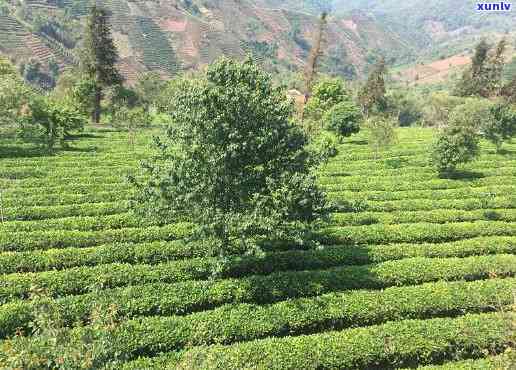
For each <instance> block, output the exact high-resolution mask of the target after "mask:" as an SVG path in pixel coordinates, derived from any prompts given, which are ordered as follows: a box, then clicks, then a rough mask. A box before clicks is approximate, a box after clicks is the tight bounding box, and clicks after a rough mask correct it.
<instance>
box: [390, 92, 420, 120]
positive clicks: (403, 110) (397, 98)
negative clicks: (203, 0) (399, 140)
mask: <svg viewBox="0 0 516 370" xmlns="http://www.w3.org/2000/svg"><path fill="white" fill-rule="evenodd" d="M387 106H388V107H387V110H388V112H389V113H390V114H392V115H393V116H394V117H395V118H396V119H397V121H398V124H399V126H400V127H407V126H412V125H415V124H417V123H419V122H420V121H421V120H422V118H423V103H422V102H421V98H420V97H417V96H415V95H413V94H410V93H408V92H406V91H394V92H392V93H391V94H389V95H388V96H387Z"/></svg>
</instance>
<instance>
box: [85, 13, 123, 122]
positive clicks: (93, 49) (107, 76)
mask: <svg viewBox="0 0 516 370" xmlns="http://www.w3.org/2000/svg"><path fill="white" fill-rule="evenodd" d="M117 60H118V52H117V50H116V46H115V43H114V41H113V38H112V36H111V26H110V25H109V15H108V13H107V12H106V11H105V10H103V9H100V8H97V6H96V5H94V6H93V7H92V8H91V10H90V14H89V17H88V22H87V25H86V34H85V40H84V48H83V50H82V53H81V65H82V67H83V69H84V70H85V72H86V74H87V75H88V76H90V78H91V79H92V80H93V81H94V100H93V107H94V108H93V112H92V121H93V122H95V123H99V122H100V114H101V106H100V103H101V100H102V90H103V89H104V88H105V87H108V86H113V85H116V84H119V83H120V82H121V81H122V78H121V76H120V74H119V73H118V71H117V69H116V66H115V63H116V62H117Z"/></svg>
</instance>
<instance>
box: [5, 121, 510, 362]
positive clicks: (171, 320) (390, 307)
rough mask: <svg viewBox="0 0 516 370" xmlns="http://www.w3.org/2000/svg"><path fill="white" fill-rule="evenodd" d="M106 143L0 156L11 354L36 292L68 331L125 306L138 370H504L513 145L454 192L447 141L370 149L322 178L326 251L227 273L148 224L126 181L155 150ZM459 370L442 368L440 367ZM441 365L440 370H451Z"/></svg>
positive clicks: (123, 347) (117, 140)
mask: <svg viewBox="0 0 516 370" xmlns="http://www.w3.org/2000/svg"><path fill="white" fill-rule="evenodd" d="M125 135H126V134H124V133H117V132H109V131H95V132H93V133H91V134H90V135H88V136H84V137H82V138H81V139H79V140H77V141H74V143H73V146H74V150H70V151H64V152H61V153H59V154H57V155H55V156H52V157H49V156H44V155H41V154H40V153H39V152H37V151H35V150H33V149H31V148H30V147H28V146H27V147H25V146H23V144H18V143H13V142H12V141H11V140H7V139H6V140H2V141H0V181H1V182H0V189H1V192H2V194H1V195H2V198H1V199H2V210H1V211H2V212H1V216H2V220H3V222H0V274H1V277H0V338H4V339H5V338H6V337H8V336H11V335H13V334H14V333H15V332H16V330H17V328H18V327H21V328H27V327H28V324H29V322H30V321H31V320H32V315H33V307H32V303H31V301H29V300H27V297H28V295H29V292H30V291H31V289H33V287H34V286H37V287H43V288H46V289H47V290H48V291H49V292H50V294H52V296H53V297H54V298H55V301H56V302H57V303H58V305H59V307H60V308H61V309H62V312H63V317H64V320H65V322H66V323H67V324H69V325H71V324H72V323H73V322H76V321H77V320H78V319H81V318H85V317H86V316H87V315H88V313H89V311H90V308H91V307H92V305H94V304H96V303H97V304H98V303H103V304H110V303H114V304H115V305H117V306H118V308H119V311H120V312H121V314H122V315H123V316H124V317H126V320H125V321H123V322H122V324H121V325H120V326H119V327H117V328H116V338H117V340H116V341H115V342H114V343H113V344H112V345H113V347H114V350H116V351H118V352H119V353H122V354H125V355H126V356H127V359H128V362H127V363H126V368H128V369H147V368H157V369H163V368H166V367H169V368H176V366H182V367H179V368H199V369H200V368H202V369H207V368H220V369H242V368H249V367H252V368H259V369H286V368H291V369H305V368H346V369H359V368H369V369H392V368H403V367H415V366H417V365H431V364H434V365H436V366H435V367H431V368H433V369H436V368H443V369H444V368H447V369H455V368H465V369H470V368H473V366H478V368H493V369H494V368H497V367H496V366H498V365H497V364H499V361H501V360H504V358H503V356H500V354H501V353H503V352H504V350H505V349H506V348H507V347H509V346H510V345H511V343H513V342H511V341H512V340H513V336H514V332H511V323H512V324H513V323H514V315H513V313H511V311H510V305H511V304H512V303H513V302H514V290H515V289H516V277H515V274H516V255H515V253H516V182H515V181H514V180H515V175H516V144H512V145H506V146H505V151H504V153H503V154H496V153H495V150H494V147H493V146H492V145H491V144H487V143H483V144H482V156H481V157H480V159H479V160H478V161H476V162H475V163H473V164H471V165H469V166H468V167H467V168H465V169H464V171H463V172H461V173H459V174H458V175H457V177H456V178H453V179H452V178H449V179H444V178H438V177H437V175H436V174H435V172H434V171H433V170H432V168H430V167H429V166H428V163H427V152H428V148H429V145H430V144H431V141H432V135H433V131H431V130H428V129H416V128H406V129H400V130H399V143H398V144H397V145H396V146H395V147H393V148H392V149H390V150H389V151H387V152H385V153H383V154H382V157H381V159H378V160H376V159H375V158H374V155H373V154H372V153H371V151H370V149H369V147H368V146H367V141H366V140H367V139H366V137H367V136H366V134H365V133H364V134H361V135H360V136H358V137H354V138H352V139H348V140H346V142H345V143H344V144H343V145H342V148H341V151H340V154H339V156H338V157H336V158H334V159H333V160H332V161H331V163H329V164H327V165H326V166H325V167H324V168H322V169H321V171H320V182H321V184H323V185H324V187H325V188H326V189H327V191H328V192H329V195H330V196H331V198H333V199H334V200H335V201H338V202H339V204H340V209H341V212H339V213H336V214H334V216H333V220H332V223H331V225H330V226H328V228H327V229H326V230H325V231H324V232H323V233H322V234H321V235H320V239H321V243H322V246H321V248H318V249H315V250H305V249H302V248H296V247H292V246H290V247H284V248H282V249H275V250H268V251H267V252H266V254H265V255H264V256H263V257H239V258H237V257H235V258H231V259H230V260H229V261H228V263H227V264H226V265H224V266H225V267H224V268H223V269H222V271H221V272H220V274H219V275H218V276H217V278H213V274H212V271H213V269H214V267H216V266H219V264H218V262H219V261H218V260H217V258H216V257H203V256H202V254H203V252H202V251H200V250H198V249H197V248H196V246H195V245H192V244H185V243H183V242H181V241H180V240H179V239H180V237H181V236H183V235H186V234H188V232H189V226H188V225H187V224H175V225H167V226H153V225H147V226H143V225H141V223H140V221H139V220H138V219H135V218H134V217H133V216H132V215H131V213H129V212H128V210H127V199H128V196H129V194H130V192H129V187H128V185H127V184H126V183H125V182H124V175H126V174H128V173H131V172H133V171H134V169H135V167H136V166H137V163H138V161H139V160H140V159H143V158H145V157H147V156H148V155H149V150H148V143H149V142H150V138H151V134H150V133H149V134H145V135H142V136H140V137H138V138H137V140H136V143H135V145H134V146H133V145H129V143H128V140H127V137H126V136H125ZM442 363H445V365H442ZM441 366H442V367H441Z"/></svg>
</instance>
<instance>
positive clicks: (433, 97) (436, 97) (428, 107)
mask: <svg viewBox="0 0 516 370" xmlns="http://www.w3.org/2000/svg"><path fill="white" fill-rule="evenodd" d="M463 103H464V99H462V98H459V97H456V96H451V95H449V94H448V93H445V92H435V93H432V94H430V95H429V97H428V101H427V103H426V104H425V106H424V109H423V114H424V124H425V126H434V127H444V126H446V125H447V124H448V119H449V116H450V113H451V112H452V111H453V109H454V108H455V107H457V106H459V105H461V104H463Z"/></svg>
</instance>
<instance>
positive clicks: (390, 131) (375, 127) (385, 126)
mask: <svg viewBox="0 0 516 370" xmlns="http://www.w3.org/2000/svg"><path fill="white" fill-rule="evenodd" d="M365 126H366V127H367V128H368V129H369V140H368V142H369V146H370V147H371V148H372V149H373V151H374V152H375V156H376V158H378V157H379V154H380V151H382V150H384V149H386V148H388V147H389V146H391V145H393V144H394V143H395V142H396V131H395V129H394V122H392V120H390V119H389V118H386V117H382V116H376V117H371V118H369V119H368V120H367V121H366V122H365Z"/></svg>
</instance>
